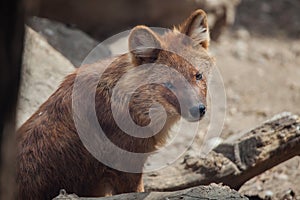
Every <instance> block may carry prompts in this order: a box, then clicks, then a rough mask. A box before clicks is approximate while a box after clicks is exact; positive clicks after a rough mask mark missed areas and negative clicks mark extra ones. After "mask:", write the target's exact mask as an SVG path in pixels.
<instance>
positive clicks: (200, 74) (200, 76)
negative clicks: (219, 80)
mask: <svg viewBox="0 0 300 200" xmlns="http://www.w3.org/2000/svg"><path fill="white" fill-rule="evenodd" d="M202 78H203V76H202V73H200V72H197V74H196V80H197V81H201V80H202Z"/></svg>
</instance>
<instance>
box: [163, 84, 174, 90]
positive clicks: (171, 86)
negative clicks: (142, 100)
mask: <svg viewBox="0 0 300 200" xmlns="http://www.w3.org/2000/svg"><path fill="white" fill-rule="evenodd" d="M163 85H164V86H165V87H167V88H169V89H172V88H174V86H173V84H172V83H170V82H166V83H164V84H163Z"/></svg>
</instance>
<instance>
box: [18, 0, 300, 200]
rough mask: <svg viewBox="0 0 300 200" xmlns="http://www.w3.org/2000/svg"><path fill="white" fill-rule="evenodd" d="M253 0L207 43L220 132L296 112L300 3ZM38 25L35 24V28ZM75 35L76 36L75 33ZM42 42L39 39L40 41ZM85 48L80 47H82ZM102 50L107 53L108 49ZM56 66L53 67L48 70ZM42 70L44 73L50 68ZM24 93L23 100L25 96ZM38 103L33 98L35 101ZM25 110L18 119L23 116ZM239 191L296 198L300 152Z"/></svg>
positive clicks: (36, 86) (299, 185) (240, 129)
mask: <svg viewBox="0 0 300 200" xmlns="http://www.w3.org/2000/svg"><path fill="white" fill-rule="evenodd" d="M253 2H254V1H251V0H244V1H242V3H241V5H240V6H239V7H238V10H237V16H236V17H237V18H236V23H235V25H234V27H233V28H232V29H231V30H229V31H227V32H226V33H224V34H223V35H222V36H221V38H220V39H219V41H218V42H212V45H211V51H212V53H213V54H214V55H215V57H216V60H217V66H218V69H219V70H220V72H221V75H222V78H223V80H224V86H225V91H226V96H227V98H226V99H227V106H226V118H225V124H224V127H223V131H222V135H221V137H222V138H226V137H228V136H230V135H232V134H237V133H239V132H244V131H246V130H249V129H250V128H253V127H255V126H257V125H258V124H260V123H261V122H263V121H265V120H267V119H268V118H270V117H272V116H273V115H275V114H277V113H280V112H283V111H288V112H292V113H294V114H298V115H300V108H299V105H300V66H299V65H300V37H299V36H300V30H299V27H300V26H299V19H300V12H299V9H300V3H297V2H296V1H289V0H281V1H272V2H270V1H267V0H264V1H260V2H259V3H253ZM283 10H284V11H283ZM38 27H39V26H37V27H36V26H35V27H34V28H36V30H37V29H38ZM48 28H49V27H48ZM56 30H58V29H57V28H56ZM59 30H60V29H59ZM37 31H38V32H41V34H43V35H44V37H45V38H47V37H48V38H49V37H50V36H47V33H48V35H49V33H50V35H51V34H52V33H53V32H51V31H50V32H49V30H48V32H47V31H46V32H45V31H44V32H43V31H42V30H37ZM54 33H55V32H54ZM67 33H69V32H67ZM76 34H77V33H76ZM52 35H53V34H52ZM61 37H62V38H63V40H62V41H64V42H68V41H69V43H73V44H72V45H73V46H76V44H74V39H72V40H71V39H69V40H68V35H64V34H61ZM76 38H78V41H79V40H80V36H77V37H76ZM83 38H85V37H83ZM87 41H88V42H89V43H90V44H92V45H95V43H94V42H93V41H91V40H90V38H87ZM75 42H77V41H76V40H75ZM49 43H51V42H49ZM58 44H60V43H58ZM45 45H46V44H44V43H42V45H41V47H45ZM47 45H48V44H47ZM52 45H54V47H55V48H56V49H58V50H60V51H62V54H63V55H65V54H64V52H65V51H68V52H70V49H69V48H71V47H70V46H68V48H67V50H63V49H60V48H58V47H56V46H55V41H54V43H53V42H52ZM34 47H35V46H34ZM49 48H52V47H49ZM88 48H89V47H84V49H85V52H86V49H88ZM114 48H117V47H116V46H112V47H111V50H112V51H113V49H114ZM51 51H52V50H51ZM42 52H45V53H44V54H45V58H48V59H47V60H51V58H53V59H56V60H57V59H58V60H59V59H62V60H63V61H61V62H57V63H62V64H64V63H66V64H65V65H67V66H68V70H67V71H69V70H70V68H69V66H71V65H70V63H68V62H67V61H65V60H64V58H60V57H61V55H56V54H55V56H52V57H48V56H47V54H49V51H48V50H45V51H42ZM77 52H78V54H80V56H83V55H82V52H81V50H80V45H79V46H76V48H74V50H72V54H67V55H65V56H66V57H68V58H69V59H70V60H71V62H72V63H76V65H77V64H78V63H80V60H78V57H76V55H77ZM105 52H107V53H108V54H109V53H110V51H109V50H107V49H105ZM33 53H36V54H38V53H40V52H33ZM50 54H51V53H50ZM31 55H32V54H31ZM72 58H74V59H72ZM47 60H46V61H47ZM37 62H38V60H37V61H36V62H31V64H30V62H26V59H25V62H24V65H25V66H28V65H30V66H32V67H33V68H34V67H36V66H37V65H38V63H37ZM48 62H50V61H47V62H44V63H45V64H44V65H47V64H48ZM28 63H29V64H28ZM56 67H57V66H56ZM60 67H62V66H60ZM46 68H47V66H46ZM57 70H58V69H55V68H53V69H52V72H55V71H57ZM29 74H30V73H29ZM40 74H43V73H40ZM59 74H60V75H59V77H58V78H57V79H55V78H52V79H51V80H55V84H57V83H56V82H57V81H58V80H60V79H61V78H62V76H63V74H64V73H63V74H62V73H60V72H59ZM46 76H47V77H49V72H47V73H46ZM47 77H41V80H47ZM50 77H51V76H50ZM25 84H26V80H25ZM29 85H30V84H29ZM48 85H49V84H48ZM31 87H32V89H31V90H30V95H29V96H31V97H32V96H34V95H35V94H37V97H38V98H39V99H44V98H45V97H39V95H41V94H40V92H39V83H38V82H34V83H33V84H31ZM47 87H49V86H47ZM24 95H25V94H24ZM44 96H45V95H44ZM23 99H25V101H26V100H27V101H28V99H29V97H28V98H27V97H23ZM38 101H41V100H38ZM37 104H38V103H37V102H34V107H36V105H37ZM27 106H28V107H30V105H27ZM31 109H32V108H31ZM21 112H22V113H24V112H25V113H26V112H27V114H26V116H29V114H28V113H29V111H26V110H25V111H24V109H23V110H22V109H21ZM26 116H25V117H23V118H22V117H21V118H20V119H21V120H24V118H26ZM240 192H241V193H243V194H246V195H249V196H250V197H252V198H253V199H270V198H271V199H291V197H293V198H294V199H300V158H299V157H295V158H293V159H291V160H289V161H287V162H285V163H282V164H281V165H279V166H277V167H275V168H273V169H271V170H269V171H267V172H265V173H264V174H262V175H260V176H257V177H255V178H253V179H252V180H250V181H248V182H247V183H246V184H245V185H244V186H243V187H242V188H241V189H240ZM288 194H289V195H288Z"/></svg>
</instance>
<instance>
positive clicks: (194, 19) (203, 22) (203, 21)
mask: <svg viewBox="0 0 300 200" xmlns="http://www.w3.org/2000/svg"><path fill="white" fill-rule="evenodd" d="M179 31H180V32H181V33H183V34H186V35H187V36H189V37H191V38H192V40H193V41H194V42H195V46H197V45H201V46H202V47H203V48H205V49H208V46H209V40H210V37H209V29H208V23H207V17H206V13H205V12H204V11H203V10H201V9H199V10H196V11H194V12H193V13H192V14H191V16H190V17H189V18H187V20H186V21H185V22H184V23H183V24H182V25H181V26H180V27H179Z"/></svg>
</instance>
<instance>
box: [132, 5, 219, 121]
mask: <svg viewBox="0 0 300 200" xmlns="http://www.w3.org/2000/svg"><path fill="white" fill-rule="evenodd" d="M209 40H210V38H209V30H208V24H207V18H206V14H205V12H204V11H203V10H197V11H195V12H193V13H192V14H191V16H190V17H189V18H187V20H186V21H185V22H184V23H183V24H182V25H180V26H179V27H178V28H174V30H173V31H168V32H166V33H164V34H162V35H160V34H158V33H155V32H154V31H152V30H151V29H150V28H148V27H146V26H137V27H135V28H134V29H133V30H132V31H131V33H130V36H129V40H128V42H129V50H130V57H131V58H130V59H131V61H132V63H133V65H134V66H135V68H136V71H135V72H134V75H133V76H131V77H130V78H128V81H129V82H130V81H131V82H135V79H141V78H142V79H143V80H145V84H144V85H142V86H140V87H138V88H137V89H136V90H135V92H134V93H133V94H132V96H131V100H130V105H129V107H130V113H131V115H132V117H133V119H134V120H135V121H136V122H137V123H138V124H144V125H146V124H147V123H149V120H148V119H149V113H150V115H151V111H155V109H157V108H159V109H157V110H160V109H161V107H159V106H157V105H158V104H160V105H162V106H163V107H164V110H165V111H166V113H167V116H168V119H179V118H180V116H182V117H184V118H185V119H187V120H188V121H198V120H200V119H201V118H202V117H203V116H204V114H205V112H206V93H207V79H208V75H209V71H210V68H211V67H212V65H213V64H214V59H213V58H212V57H210V56H209V54H208V46H209ZM139 68H140V70H139ZM139 82H140V81H139ZM149 82H150V84H148V83H149ZM157 103H158V104H157ZM160 116H161V113H160V112H154V116H151V118H152V120H157V121H159V120H160V118H161V117H160Z"/></svg>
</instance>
